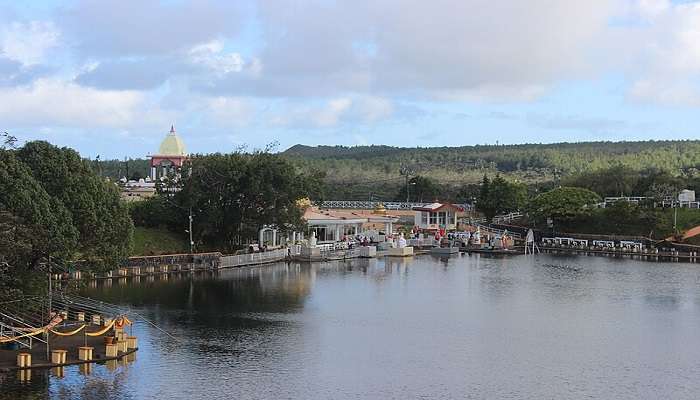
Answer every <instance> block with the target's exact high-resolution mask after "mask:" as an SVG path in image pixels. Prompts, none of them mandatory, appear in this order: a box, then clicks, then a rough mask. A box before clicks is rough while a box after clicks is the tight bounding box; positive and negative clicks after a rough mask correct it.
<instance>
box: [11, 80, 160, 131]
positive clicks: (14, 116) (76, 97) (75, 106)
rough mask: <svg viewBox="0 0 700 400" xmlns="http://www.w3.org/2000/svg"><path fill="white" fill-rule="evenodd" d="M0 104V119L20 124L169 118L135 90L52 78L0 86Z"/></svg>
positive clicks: (119, 123) (117, 123)
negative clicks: (0, 87)
mask: <svg viewBox="0 0 700 400" xmlns="http://www.w3.org/2000/svg"><path fill="white" fill-rule="evenodd" d="M0 104H2V105H3V106H2V107H0V119H2V120H3V121H5V122H6V123H7V124H16V125H20V126H32V125H35V126H46V125H55V126H63V127H130V126H134V125H137V124H138V125H140V126H143V125H149V124H159V125H161V126H163V125H164V124H166V123H167V121H168V120H170V119H171V118H168V117H167V116H165V115H163V113H162V112H161V111H159V110H157V109H154V108H153V107H152V106H150V105H149V104H148V103H147V102H146V101H145V98H144V96H143V94H141V93H139V92H135V91H108V90H96V89H91V88H84V87H81V86H79V85H76V84H74V83H69V82H63V81H60V80H56V79H40V80H37V81H35V82H34V83H33V84H31V85H29V86H18V87H13V88H3V89H0Z"/></svg>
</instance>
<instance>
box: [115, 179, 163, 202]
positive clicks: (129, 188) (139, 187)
mask: <svg viewBox="0 0 700 400" xmlns="http://www.w3.org/2000/svg"><path fill="white" fill-rule="evenodd" d="M124 180H126V179H124ZM122 182H123V185H122V186H121V192H120V194H121V198H122V200H124V201H127V202H131V201H140V200H143V199H147V198H149V197H153V196H155V194H156V184H155V182H153V181H151V180H150V179H148V180H145V179H139V180H138V181H126V182H124V181H122Z"/></svg>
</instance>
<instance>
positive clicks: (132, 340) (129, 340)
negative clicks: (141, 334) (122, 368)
mask: <svg viewBox="0 0 700 400" xmlns="http://www.w3.org/2000/svg"><path fill="white" fill-rule="evenodd" d="M126 347H127V348H129V349H135V348H137V347H138V339H137V338H136V336H127V337H126Z"/></svg>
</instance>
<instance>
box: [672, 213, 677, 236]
mask: <svg viewBox="0 0 700 400" xmlns="http://www.w3.org/2000/svg"><path fill="white" fill-rule="evenodd" d="M673 234H674V235H677V234H678V207H676V206H674V207H673Z"/></svg>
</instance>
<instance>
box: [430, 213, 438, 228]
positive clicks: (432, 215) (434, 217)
mask: <svg viewBox="0 0 700 400" xmlns="http://www.w3.org/2000/svg"><path fill="white" fill-rule="evenodd" d="M435 224H437V213H434V212H431V213H430V225H435Z"/></svg>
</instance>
